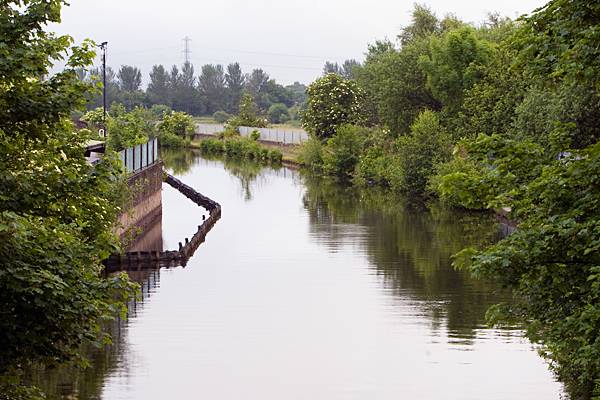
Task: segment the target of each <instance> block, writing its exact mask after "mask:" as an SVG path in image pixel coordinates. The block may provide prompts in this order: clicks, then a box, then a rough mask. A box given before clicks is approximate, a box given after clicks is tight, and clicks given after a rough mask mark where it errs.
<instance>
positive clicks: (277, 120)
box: [267, 103, 290, 124]
mask: <svg viewBox="0 0 600 400" xmlns="http://www.w3.org/2000/svg"><path fill="white" fill-rule="evenodd" d="M267 116H268V117H269V121H271V122H272V123H274V124H281V123H284V122H286V121H288V120H289V119H290V114H289V111H288V108H287V107H286V105H285V104H283V103H275V104H273V105H272V106H271V107H269V111H268V112H267Z"/></svg>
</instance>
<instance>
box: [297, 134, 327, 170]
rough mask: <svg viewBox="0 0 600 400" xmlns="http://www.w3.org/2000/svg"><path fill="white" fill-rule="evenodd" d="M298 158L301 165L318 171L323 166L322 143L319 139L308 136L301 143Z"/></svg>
mask: <svg viewBox="0 0 600 400" xmlns="http://www.w3.org/2000/svg"><path fill="white" fill-rule="evenodd" d="M298 159H299V161H300V163H301V164H302V165H303V166H305V167H308V168H310V169H312V170H316V171H320V170H321V168H322V167H323V143H321V141H320V140H319V139H316V138H313V137H311V138H309V139H308V140H307V141H306V142H304V143H302V147H301V148H300V154H299V155H298Z"/></svg>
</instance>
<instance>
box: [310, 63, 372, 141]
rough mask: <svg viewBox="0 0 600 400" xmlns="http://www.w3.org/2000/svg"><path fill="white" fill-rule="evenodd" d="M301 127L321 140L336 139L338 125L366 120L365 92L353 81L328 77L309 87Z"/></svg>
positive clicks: (330, 75)
mask: <svg viewBox="0 0 600 400" xmlns="http://www.w3.org/2000/svg"><path fill="white" fill-rule="evenodd" d="M306 93H307V94H308V104H307V108H306V112H305V113H304V115H303V117H302V125H303V126H304V128H305V129H306V130H307V131H309V132H310V133H311V134H313V135H315V136H316V137H317V138H319V139H326V138H328V137H330V136H333V135H334V134H335V132H336V129H337V127H338V126H340V125H343V124H355V123H359V122H360V121H361V120H362V119H363V115H362V114H361V101H362V96H363V92H362V90H361V89H360V88H359V87H358V85H357V84H356V83H355V82H354V81H349V80H346V79H344V78H342V77H340V76H339V75H337V74H328V75H325V76H324V77H322V78H319V79H317V80H316V81H314V82H313V83H311V84H310V86H309V87H308V89H307V91H306Z"/></svg>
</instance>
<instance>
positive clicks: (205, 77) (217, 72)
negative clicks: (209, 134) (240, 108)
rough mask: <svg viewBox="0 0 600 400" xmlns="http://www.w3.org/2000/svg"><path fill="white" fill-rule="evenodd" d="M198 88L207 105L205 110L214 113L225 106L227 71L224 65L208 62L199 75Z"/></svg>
mask: <svg viewBox="0 0 600 400" xmlns="http://www.w3.org/2000/svg"><path fill="white" fill-rule="evenodd" d="M198 90H199V92H200V95H201V96H202V101H203V103H204V104H205V106H206V110H205V112H206V113H207V114H212V113H214V112H215V111H219V110H223V109H224V108H225V103H226V99H225V94H226V89H225V73H224V71H223V66H222V65H213V64H206V65H203V66H202V73H201V74H200V76H199V77H198Z"/></svg>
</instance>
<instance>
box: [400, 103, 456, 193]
mask: <svg viewBox="0 0 600 400" xmlns="http://www.w3.org/2000/svg"><path fill="white" fill-rule="evenodd" d="M396 145H397V147H398V150H397V156H398V161H399V168H400V171H401V173H402V179H401V181H400V182H396V183H395V185H393V186H396V185H399V187H398V189H400V190H401V191H403V192H406V193H409V194H416V195H420V194H423V193H425V189H426V187H427V182H428V180H429V177H430V176H431V175H433V173H434V168H435V167H436V165H437V164H439V163H442V162H444V161H447V160H448V159H449V158H450V147H451V144H450V136H449V135H448V133H447V132H445V131H444V128H443V127H442V126H441V124H440V120H439V118H438V115H437V114H436V113H434V112H432V111H424V112H422V113H421V114H419V116H418V117H417V119H416V120H415V122H414V124H413V125H412V126H411V133H410V135H407V136H401V137H399V138H398V140H397V144H396Z"/></svg>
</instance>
